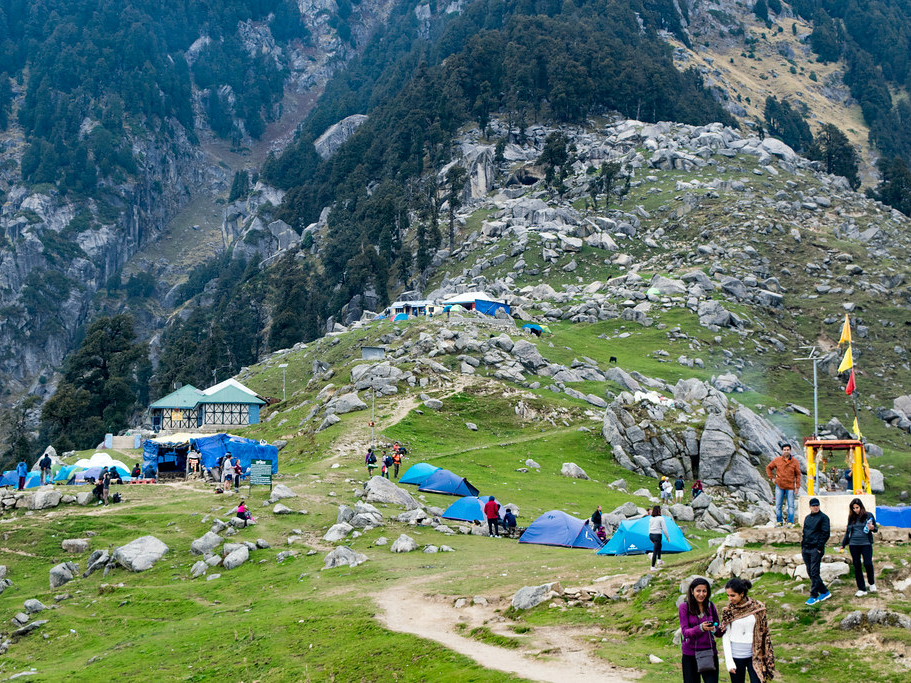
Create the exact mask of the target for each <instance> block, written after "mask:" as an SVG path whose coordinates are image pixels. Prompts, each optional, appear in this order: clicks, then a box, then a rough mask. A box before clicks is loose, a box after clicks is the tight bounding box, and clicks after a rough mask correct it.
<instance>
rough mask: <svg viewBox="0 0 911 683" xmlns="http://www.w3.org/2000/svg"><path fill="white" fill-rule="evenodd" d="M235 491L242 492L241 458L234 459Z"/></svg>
mask: <svg viewBox="0 0 911 683" xmlns="http://www.w3.org/2000/svg"><path fill="white" fill-rule="evenodd" d="M233 469H234V490H235V491H240V475H241V473H242V472H243V469H244V468H243V467H241V466H240V458H234V464H233Z"/></svg>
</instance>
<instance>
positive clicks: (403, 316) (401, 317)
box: [392, 313, 408, 323]
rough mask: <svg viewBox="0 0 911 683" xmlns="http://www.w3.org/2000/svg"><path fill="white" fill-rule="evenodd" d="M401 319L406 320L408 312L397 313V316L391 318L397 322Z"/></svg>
mask: <svg viewBox="0 0 911 683" xmlns="http://www.w3.org/2000/svg"><path fill="white" fill-rule="evenodd" d="M402 320H408V314H407V313H399V314H398V315H397V316H395V317H394V318H393V319H392V322H394V323H397V322H401V321H402Z"/></svg>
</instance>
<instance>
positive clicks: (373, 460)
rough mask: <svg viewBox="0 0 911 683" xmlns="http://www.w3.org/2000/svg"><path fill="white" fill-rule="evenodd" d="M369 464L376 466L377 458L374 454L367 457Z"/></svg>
mask: <svg viewBox="0 0 911 683" xmlns="http://www.w3.org/2000/svg"><path fill="white" fill-rule="evenodd" d="M367 464H368V465H376V456H375V455H374V454H373V453H371V454H370V455H368V456H367Z"/></svg>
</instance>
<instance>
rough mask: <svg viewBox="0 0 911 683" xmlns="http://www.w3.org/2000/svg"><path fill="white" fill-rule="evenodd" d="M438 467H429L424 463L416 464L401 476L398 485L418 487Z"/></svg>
mask: <svg viewBox="0 0 911 683" xmlns="http://www.w3.org/2000/svg"><path fill="white" fill-rule="evenodd" d="M438 469H440V468H439V467H437V466H436V465H430V464H428V463H426V462H416V463H414V464H413V465H412V466H411V467H409V468H408V469H407V470H405V473H404V474H403V475H402V478H401V479H399V483H400V484H417V485H418V486H420V485H421V484H423V483H424V482H425V481H427V478H428V477H429V476H430V475H431V474H433V473H434V472H436V471H437V470H438Z"/></svg>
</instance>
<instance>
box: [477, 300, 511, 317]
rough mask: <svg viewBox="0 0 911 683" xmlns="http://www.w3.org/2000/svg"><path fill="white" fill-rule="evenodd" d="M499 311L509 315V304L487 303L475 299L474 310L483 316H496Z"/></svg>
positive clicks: (500, 302)
mask: <svg viewBox="0 0 911 683" xmlns="http://www.w3.org/2000/svg"><path fill="white" fill-rule="evenodd" d="M500 309H502V310H503V311H505V312H506V314H507V315H509V313H510V308H509V304H507V303H504V302H502V301H487V300H485V299H477V300H475V303H474V310H476V311H477V312H478V313H483V314H484V315H490V316H495V315H496V314H497V311H499V310H500Z"/></svg>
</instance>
